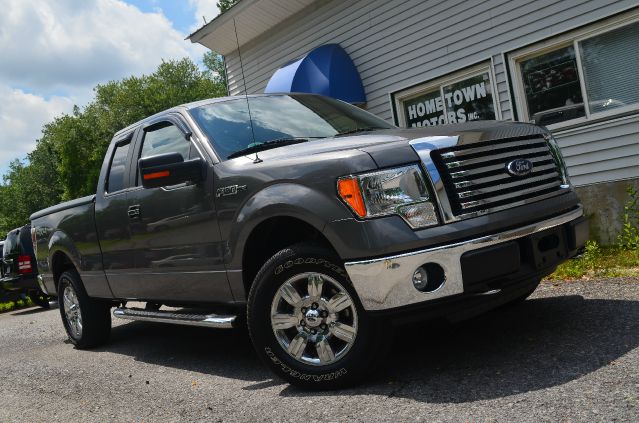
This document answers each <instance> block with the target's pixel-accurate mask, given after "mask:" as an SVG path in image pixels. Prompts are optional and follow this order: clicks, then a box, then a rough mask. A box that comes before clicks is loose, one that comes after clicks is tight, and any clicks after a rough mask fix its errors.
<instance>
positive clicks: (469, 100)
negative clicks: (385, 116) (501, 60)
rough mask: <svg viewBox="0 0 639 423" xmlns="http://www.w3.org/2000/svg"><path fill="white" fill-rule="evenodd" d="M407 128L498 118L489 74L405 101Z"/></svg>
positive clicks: (403, 104) (403, 103)
mask: <svg viewBox="0 0 639 423" xmlns="http://www.w3.org/2000/svg"><path fill="white" fill-rule="evenodd" d="M402 106H403V109H404V110H403V112H404V119H405V122H406V126H411V127H419V126H434V125H444V124H448V123H461V122H468V121H473V120H486V119H495V109H494V105H493V97H492V92H491V85H490V79H489V75H488V73H484V74H481V75H477V76H473V77H470V78H467V79H464V80H463V81H460V82H456V83H453V84H449V85H445V86H442V87H440V88H438V89H437V90H436V91H430V92H426V93H423V94H420V95H418V96H416V97H413V98H411V99H408V100H405V101H403V102H402Z"/></svg>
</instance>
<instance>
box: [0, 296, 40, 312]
mask: <svg viewBox="0 0 639 423" xmlns="http://www.w3.org/2000/svg"><path fill="white" fill-rule="evenodd" d="M34 305H35V304H33V302H32V301H31V299H30V298H27V299H25V300H17V301H5V302H0V313H6V312H9V311H13V310H18V309H21V308H27V307H33V306H34Z"/></svg>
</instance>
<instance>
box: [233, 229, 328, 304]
mask: <svg viewBox="0 0 639 423" xmlns="http://www.w3.org/2000/svg"><path fill="white" fill-rule="evenodd" d="M303 241H312V242H316V243H319V244H322V245H323V246H325V247H326V248H328V249H330V250H331V251H332V252H333V253H334V254H335V256H336V257H339V256H338V255H337V252H335V249H334V248H333V246H332V245H331V243H330V242H329V241H328V240H327V239H326V237H325V236H324V235H323V234H322V233H321V232H320V231H318V230H317V229H315V228H314V227H313V226H311V225H309V224H308V223H306V222H304V221H302V220H299V219H296V218H293V217H274V218H271V219H267V220H265V221H264V222H262V223H260V224H259V225H257V226H256V227H255V228H254V229H253V231H252V232H251V234H250V235H249V237H248V239H247V240H246V245H245V246H244V253H243V255H242V280H243V282H244V292H245V294H246V295H247V296H248V293H249V290H250V289H251V285H252V284H253V279H255V276H256V275H257V272H259V270H260V269H261V268H262V266H263V265H264V263H266V262H267V261H268V259H269V258H271V257H272V256H273V255H274V254H275V253H277V252H278V251H280V250H282V249H284V248H286V247H288V246H290V245H293V244H296V243H298V242H303Z"/></svg>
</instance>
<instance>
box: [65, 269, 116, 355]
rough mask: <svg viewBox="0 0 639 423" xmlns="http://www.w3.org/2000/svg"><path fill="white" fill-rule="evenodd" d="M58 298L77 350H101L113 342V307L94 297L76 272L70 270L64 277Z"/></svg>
mask: <svg viewBox="0 0 639 423" xmlns="http://www.w3.org/2000/svg"><path fill="white" fill-rule="evenodd" d="M58 298H59V303H60V315H61V316H62V323H63V324H64V328H65V330H66V331H67V334H68V335H69V339H70V340H71V342H72V343H73V344H74V345H75V346H76V347H77V348H80V349H84V348H92V347H97V346H99V345H102V344H104V343H106V342H107V341H108V340H109V335H110V332H111V313H110V310H111V306H110V305H109V304H108V303H105V302H103V301H100V300H96V299H93V298H90V297H89V296H88V295H87V293H86V291H85V290H84V286H83V285H82V280H81V279H80V275H78V273H77V272H76V271H75V270H68V271H66V272H64V273H63V274H62V275H61V276H60V280H59V282H58Z"/></svg>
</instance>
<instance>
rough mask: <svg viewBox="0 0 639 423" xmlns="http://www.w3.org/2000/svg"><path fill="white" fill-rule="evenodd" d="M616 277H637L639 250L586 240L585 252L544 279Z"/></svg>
mask: <svg viewBox="0 0 639 423" xmlns="http://www.w3.org/2000/svg"><path fill="white" fill-rule="evenodd" d="M617 277H639V250H630V249H626V248H623V247H618V246H614V247H602V246H600V245H599V244H597V243H596V242H594V241H588V243H587V244H586V252H585V253H584V254H583V255H582V256H581V257H579V258H576V259H572V260H568V261H567V262H565V263H562V264H561V265H560V266H559V267H558V268H557V270H556V271H555V273H553V274H552V275H550V276H548V277H547V278H546V279H547V280H551V281H560V280H571V279H594V278H617Z"/></svg>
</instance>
